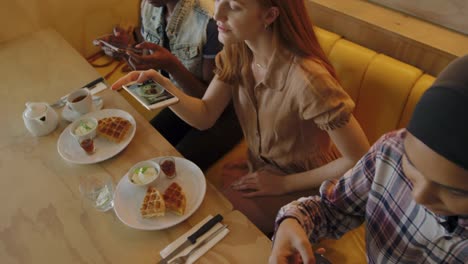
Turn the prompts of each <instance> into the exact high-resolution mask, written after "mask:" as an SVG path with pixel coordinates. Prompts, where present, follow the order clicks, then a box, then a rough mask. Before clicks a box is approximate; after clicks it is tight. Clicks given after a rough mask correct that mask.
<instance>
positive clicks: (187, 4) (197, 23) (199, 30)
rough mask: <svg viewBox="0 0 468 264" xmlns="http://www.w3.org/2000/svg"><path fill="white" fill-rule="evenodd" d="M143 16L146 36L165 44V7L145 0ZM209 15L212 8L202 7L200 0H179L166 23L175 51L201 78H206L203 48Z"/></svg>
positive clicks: (172, 48) (142, 6)
mask: <svg viewBox="0 0 468 264" xmlns="http://www.w3.org/2000/svg"><path fill="white" fill-rule="evenodd" d="M141 16H142V17H141V21H142V29H141V34H142V36H143V38H144V39H145V40H146V41H147V42H152V43H155V44H158V45H161V46H162V45H163V36H164V28H163V25H164V24H165V23H164V19H165V18H164V12H163V8H161V7H154V6H152V5H151V4H149V3H148V2H147V1H145V0H143V1H142V4H141ZM210 18H211V14H210V11H208V8H205V7H202V6H201V5H200V2H199V0H180V1H179V2H178V3H177V5H176V7H175V9H174V12H173V14H172V16H171V17H170V19H169V21H168V23H167V25H166V34H167V37H168V39H169V47H170V49H171V52H172V54H174V55H175V56H176V57H177V58H178V59H179V60H180V61H181V62H182V64H183V65H184V66H185V67H186V68H187V69H188V70H189V71H190V72H191V73H192V74H194V75H195V76H196V77H197V78H198V79H200V80H202V79H203V65H202V61H203V52H202V51H203V46H204V45H205V43H206V41H207V37H206V28H207V25H208V21H209V20H210ZM171 79H172V76H171ZM172 81H173V82H174V80H173V79H172Z"/></svg>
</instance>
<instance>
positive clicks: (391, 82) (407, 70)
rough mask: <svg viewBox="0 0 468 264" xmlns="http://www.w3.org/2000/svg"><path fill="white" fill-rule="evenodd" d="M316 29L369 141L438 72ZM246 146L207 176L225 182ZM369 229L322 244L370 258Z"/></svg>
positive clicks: (400, 121) (339, 256)
mask: <svg viewBox="0 0 468 264" xmlns="http://www.w3.org/2000/svg"><path fill="white" fill-rule="evenodd" d="M316 34H317V36H318V38H319V42H320V45H321V46H322V48H323V50H324V51H325V53H326V54H327V55H328V57H329V59H330V61H331V63H332V64H333V66H334V67H335V69H336V71H337V74H338V77H339V79H340V82H341V84H342V86H343V88H344V89H345V90H346V92H348V94H349V95H350V96H351V98H353V100H354V101H355V103H356V109H355V112H354V115H355V116H356V119H357V120H358V121H359V122H360V124H361V126H362V127H363V129H364V132H365V133H366V135H367V137H368V139H369V141H370V143H371V144H373V143H374V142H375V141H376V140H377V139H378V138H379V137H380V136H381V135H383V134H384V133H386V132H389V131H391V130H395V129H398V128H401V127H404V126H405V125H406V124H407V122H408V120H409V118H410V117H411V114H412V112H413V110H414V106H415V104H416V103H417V101H418V100H419V98H420V96H421V95H422V93H423V92H424V91H425V90H426V89H427V88H428V87H429V86H430V85H431V84H432V82H433V81H434V77H432V76H429V75H425V74H423V72H422V71H421V70H420V69H418V68H415V67H413V66H410V65H408V64H405V63H403V62H400V61H398V60H395V59H393V58H390V57H388V56H385V55H383V54H378V53H376V52H375V51H372V50H370V49H367V48H365V47H362V46H359V45H357V44H355V43H352V42H350V41H348V40H346V39H343V38H342V37H341V36H339V35H337V34H334V33H332V32H329V31H326V30H324V29H321V28H316ZM246 150H247V146H246V143H245V141H242V142H241V143H240V144H239V145H238V146H236V147H235V148H234V149H233V150H232V151H231V152H229V153H227V154H226V155H225V156H224V157H223V158H222V159H221V160H219V161H218V162H216V163H215V164H214V165H213V166H212V167H211V168H209V169H208V171H207V172H206V176H207V178H208V179H209V180H210V181H211V182H212V183H213V184H215V185H216V186H218V187H220V186H221V172H222V167H223V165H224V164H226V163H227V162H230V161H234V160H239V159H243V158H244V159H245V158H246ZM272 221H273V219H272ZM364 235H365V230H364V226H361V227H359V228H357V229H355V230H353V231H351V232H348V233H347V234H346V235H344V236H343V237H342V238H341V239H339V240H333V239H324V240H322V241H321V242H320V243H319V245H317V246H321V247H324V248H325V249H326V250H327V252H328V253H327V254H326V255H327V256H328V257H329V259H330V260H331V261H332V263H340V264H341V263H366V258H365V241H364Z"/></svg>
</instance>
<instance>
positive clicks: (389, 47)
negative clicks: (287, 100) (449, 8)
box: [306, 0, 468, 76]
mask: <svg viewBox="0 0 468 264" xmlns="http://www.w3.org/2000/svg"><path fill="white" fill-rule="evenodd" d="M306 1H307V2H306V3H307V8H308V10H309V13H310V14H311V17H312V20H313V22H314V23H315V25H317V26H319V27H322V28H324V29H326V30H329V31H332V32H335V33H337V34H339V35H342V36H343V37H344V38H346V39H348V40H350V41H352V42H355V43H357V44H360V45H362V46H365V47H367V48H370V49H372V50H375V51H377V52H380V53H384V54H385V55H388V56H390V57H393V58H395V59H398V60H401V61H403V62H406V63H408V64H411V65H413V66H416V67H418V68H420V69H422V70H423V71H425V72H427V73H429V74H431V75H434V76H437V74H438V73H439V72H440V71H441V70H442V69H443V68H444V67H445V66H446V65H447V64H448V63H449V62H450V61H452V60H453V59H455V58H456V57H459V56H462V55H465V54H468V36H467V35H464V34H461V33H458V32H455V31H452V30H449V29H446V28H444V27H440V26H437V25H434V24H431V23H428V22H425V21H422V20H419V19H417V18H413V17H411V16H408V15H406V14H403V13H400V12H397V11H394V10H390V9H388V8H385V7H382V6H379V5H376V4H373V3H370V2H368V1H365V0H346V1H344V0H306Z"/></svg>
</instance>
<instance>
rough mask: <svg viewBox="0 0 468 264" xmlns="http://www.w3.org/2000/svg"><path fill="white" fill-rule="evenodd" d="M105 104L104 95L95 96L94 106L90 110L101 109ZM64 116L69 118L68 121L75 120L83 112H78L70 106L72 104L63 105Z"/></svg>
mask: <svg viewBox="0 0 468 264" xmlns="http://www.w3.org/2000/svg"><path fill="white" fill-rule="evenodd" d="M103 105H104V100H102V97H99V96H93V106H92V108H91V111H90V112H94V111H97V110H101V109H102V106H103ZM62 117H63V119H65V120H67V121H68V122H73V121H75V120H76V119H78V118H80V117H81V114H80V113H78V112H75V111H73V110H72V109H71V108H70V106H68V105H67V104H66V105H65V106H64V107H63V110H62Z"/></svg>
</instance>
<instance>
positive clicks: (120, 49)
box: [98, 39, 143, 54]
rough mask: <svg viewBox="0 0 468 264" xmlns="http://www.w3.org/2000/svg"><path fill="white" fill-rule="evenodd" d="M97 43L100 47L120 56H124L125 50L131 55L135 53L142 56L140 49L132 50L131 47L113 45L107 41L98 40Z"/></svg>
mask: <svg viewBox="0 0 468 264" xmlns="http://www.w3.org/2000/svg"><path fill="white" fill-rule="evenodd" d="M98 42H99V43H101V44H102V45H104V46H106V47H108V48H110V49H111V50H113V51H115V52H117V53H122V54H125V53H127V50H128V51H131V52H133V53H137V54H142V53H143V50H142V49H136V48H132V47H127V46H122V45H118V44H115V43H112V44H111V43H109V42H107V41H104V40H101V39H100V40H98Z"/></svg>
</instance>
